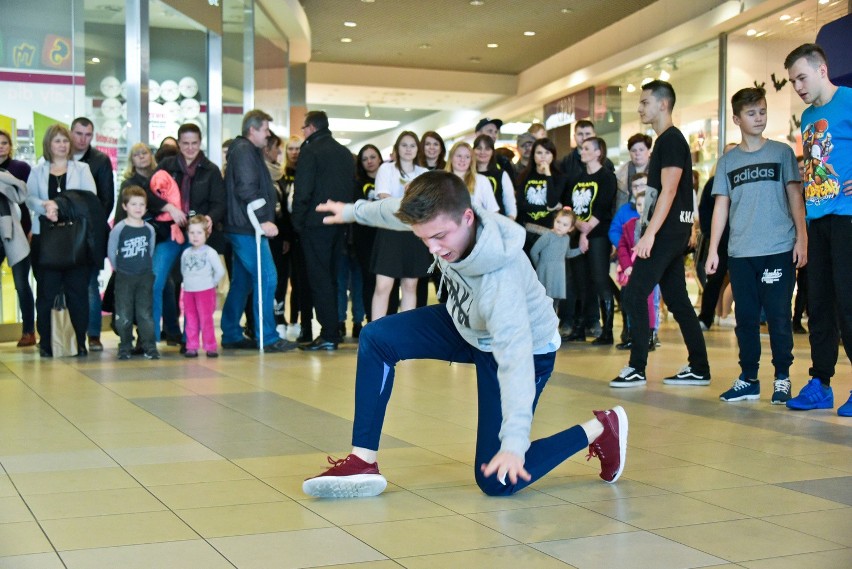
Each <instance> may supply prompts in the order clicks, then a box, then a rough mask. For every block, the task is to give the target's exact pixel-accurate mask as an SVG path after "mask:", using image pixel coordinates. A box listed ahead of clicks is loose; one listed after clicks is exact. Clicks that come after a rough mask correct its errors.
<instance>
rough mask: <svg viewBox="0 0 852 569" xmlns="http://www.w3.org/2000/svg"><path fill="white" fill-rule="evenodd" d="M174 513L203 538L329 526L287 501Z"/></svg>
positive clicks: (324, 521)
mask: <svg viewBox="0 0 852 569" xmlns="http://www.w3.org/2000/svg"><path fill="white" fill-rule="evenodd" d="M350 509H351V508H350ZM175 513H177V515H178V516H180V517H181V519H183V521H185V522H186V523H187V524H189V526H190V527H191V528H192V529H194V530H195V531H197V532H198V533H199V534H201V536H202V537H204V538H213V537H226V536H234V535H250V534H256V533H274V532H282V531H293V530H303V529H315V528H324V527H330V526H331V525H332V524H331V523H330V522H329V521H326V520H325V519H323V518H322V517H320V516H318V515H316V514H315V513H313V512H311V511H310V510H309V509H308V508H306V507H304V506H303V505H300V504H297V503H295V502H290V501H287V502H271V503H263V504H239V505H233V506H218V507H211V508H193V509H189V510H176V512H175Z"/></svg>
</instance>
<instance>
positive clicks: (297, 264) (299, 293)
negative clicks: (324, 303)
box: [290, 238, 314, 333]
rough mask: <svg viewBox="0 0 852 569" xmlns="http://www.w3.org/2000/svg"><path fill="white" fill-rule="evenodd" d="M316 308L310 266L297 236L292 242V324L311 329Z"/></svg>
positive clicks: (303, 328)
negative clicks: (309, 279) (310, 282)
mask: <svg viewBox="0 0 852 569" xmlns="http://www.w3.org/2000/svg"><path fill="white" fill-rule="evenodd" d="M313 317H314V308H313V305H312V302H311V289H310V288H309V287H308V267H307V266H306V265H305V252H304V250H303V249H302V240H301V239H300V238H296V239H294V240H293V242H292V243H291V244H290V324H301V325H302V330H303V333H304V331H308V330H310V329H311V320H312V319H313Z"/></svg>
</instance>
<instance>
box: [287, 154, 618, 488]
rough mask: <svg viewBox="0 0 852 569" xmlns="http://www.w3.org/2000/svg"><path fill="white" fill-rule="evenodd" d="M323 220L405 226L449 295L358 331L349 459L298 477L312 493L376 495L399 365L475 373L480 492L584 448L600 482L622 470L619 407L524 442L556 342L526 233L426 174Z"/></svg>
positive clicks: (451, 181) (336, 209)
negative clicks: (453, 366) (463, 367)
mask: <svg viewBox="0 0 852 569" xmlns="http://www.w3.org/2000/svg"><path fill="white" fill-rule="evenodd" d="M317 211H320V212H328V213H331V214H332V215H330V216H328V217H326V218H325V220H324V222H325V223H351V222H353V221H357V222H358V223H362V224H364V225H373V226H377V227H384V228H388V229H396V230H410V231H413V232H414V234H415V235H417V236H418V237H419V238H420V239H421V240H422V241H423V243H424V244H426V246H427V247H428V248H429V251H430V252H431V253H432V255H434V257H435V263H436V264H437V265H438V266H439V267H440V269H441V273H442V275H443V277H442V278H443V283H442V286H445V287H446V290H447V292H448V295H449V298H448V300H447V303H446V304H438V305H431V306H426V307H423V308H418V309H416V310H410V311H407V312H402V313H399V314H396V315H393V316H386V317H384V318H381V319H379V320H376V321H374V322H372V323H370V324H369V325H368V326H366V327H365V328H364V330H363V331H362V333H361V338H360V342H359V346H358V364H357V372H356V380H355V421H354V426H353V433H352V444H353V449H352V453H351V454H350V455H349V456H347V457H346V458H345V459H340V460H337V461H334V460H332V459H331V458H329V462H330V463H331V464H332V467H331V468H329V469H328V470H327V471H325V472H323V473H322V474H320V475H319V476H316V477H314V478H309V479H307V480H305V482H304V484H303V486H302V488H303V490H304V492H305V493H306V494H309V495H311V496H317V497H328V498H330V497H341V498H342V497H358V496H375V495H378V494H380V493H381V492H382V491H383V490H384V489H385V487H386V486H387V480H386V479H385V477H384V476H382V475H381V474H380V473H379V468H378V464H377V462H376V455H377V452H378V448H379V439H380V437H381V431H382V423H383V421H384V416H385V410H386V408H387V404H388V401H389V399H390V394H391V389H392V388H393V381H394V366H395V365H396V363H397V362H398V361H400V360H410V359H435V360H443V361H450V362H459V363H472V364H474V365H475V366H476V374H477V393H478V404H479V405H478V407H479V416H478V428H477V441H476V460H475V465H477V466H475V469H474V475H475V478H476V483H477V484H478V485H479V487H480V489H482V491H483V492H485V493H486V494H488V495H491V496H497V495H511V494H514V493H515V492H517V491H519V490H521V489H523V488H525V487H526V486H529V485H530V484H532V483H533V482H535V481H536V480H538V479H539V478H541V477H542V476H544V475H545V474H547V473H548V472H549V471H550V470H552V469H553V468H555V467H556V466H558V465H559V464H560V463H562V462H563V461H565V460H566V459H568V458H569V457H570V456H571V455H573V454H574V453H576V452H578V451H579V450H580V449H582V448H584V447H585V446H587V445H588V446H589V457H588V458H591V457H592V456H597V457H598V458H599V459H600V461H601V474H600V476H601V478H603V479H604V480H605V481H607V482H610V483H612V482H615V481H616V480H618V478H619V476H621V473H622V471H623V469H624V464H625V459H626V450H627V415H626V414H625V412H624V409H622V408H621V407H615V408H613V409H610V410H608V411H595V412H594V414H595V419H592V420H589V421H588V422H586V423H583V424H582V425H575V426H573V427H571V428H569V429H567V430H565V431H562V432H560V433H556V434H554V435H552V436H550V437H547V438H544V439H539V440H537V441H532V443H531V442H530V428H531V424H532V418H533V412H534V411H535V406H536V404H537V402H538V399H539V397H540V395H541V392H542V390H543V389H544V386H545V385H546V384H547V380H548V379H549V378H550V374H551V373H552V371H553V364H554V361H555V357H556V350H557V349H558V348H559V345H560V339H559V333H558V330H557V324H558V323H557V319H556V315H555V314H554V313H553V308H552V305H553V303H552V301H551V300H550V299H549V298H548V297H547V296H546V295H545V292H544V287H542V286H541V284H540V283H539V282H538V279H537V278H536V275H535V271H534V270H533V268H532V265H530V262H529V260H528V259H527V257H526V255H524V252H523V245H524V238H525V232H524V230H523V228H522V227H520V226H519V225H517V224H516V223H514V222H512V221H511V220H509V219H508V218H505V217H502V216H500V215H498V214H493V213H490V212H487V211H484V210H481V209H479V208H474V207H473V206H472V205H471V202H470V194H469V193H468V191H467V188H466V187H465V185H464V183H463V182H462V181H461V179H459V178H458V177H457V176H455V175H453V174H452V173H447V172H438V171H435V172H428V173H426V174H423V175H421V176H419V177H418V178H416V179H415V180H413V181H412V182H411V184H410V185H409V187H408V190H407V191H406V194H405V196H404V197H403V198H401V199H391V198H388V199H384V200H381V201H377V202H366V201H359V202H357V203H356V204H343V203H340V202H331V201H329V202H326V203H325V204H320V205H319V206H317Z"/></svg>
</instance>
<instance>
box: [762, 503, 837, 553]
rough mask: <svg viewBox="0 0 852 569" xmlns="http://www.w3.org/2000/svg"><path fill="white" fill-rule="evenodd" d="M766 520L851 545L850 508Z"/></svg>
mask: <svg viewBox="0 0 852 569" xmlns="http://www.w3.org/2000/svg"><path fill="white" fill-rule="evenodd" d="M764 519H765V520H766V521H767V522H770V523H773V524H778V525H779V526H784V527H786V528H790V529H794V530H797V531H800V532H802V533H806V534H808V535H813V536H816V537H821V538H823V539H828V540H831V541H833V542H835V543H839V544H841V545H845V546H846V547H852V508H843V509H842V510H830V511H823V512H807V513H801V514H790V515H781V516H772V517H767V518H764Z"/></svg>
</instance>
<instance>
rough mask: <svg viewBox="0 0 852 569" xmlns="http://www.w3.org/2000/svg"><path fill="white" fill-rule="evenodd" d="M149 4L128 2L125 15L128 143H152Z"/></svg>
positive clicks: (141, 0) (142, 1)
mask: <svg viewBox="0 0 852 569" xmlns="http://www.w3.org/2000/svg"><path fill="white" fill-rule="evenodd" d="M148 6H149V2H148V0H126V2H125V12H124V21H125V24H124V27H125V34H126V36H125V40H124V53H125V56H124V73H125V77H126V80H127V140H128V141H133V142H144V143H145V144H149V143H150V141H149V140H148V138H149V135H150V129H149V128H148V79H149V77H150V73H151V41H150V26H149V8H148Z"/></svg>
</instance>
